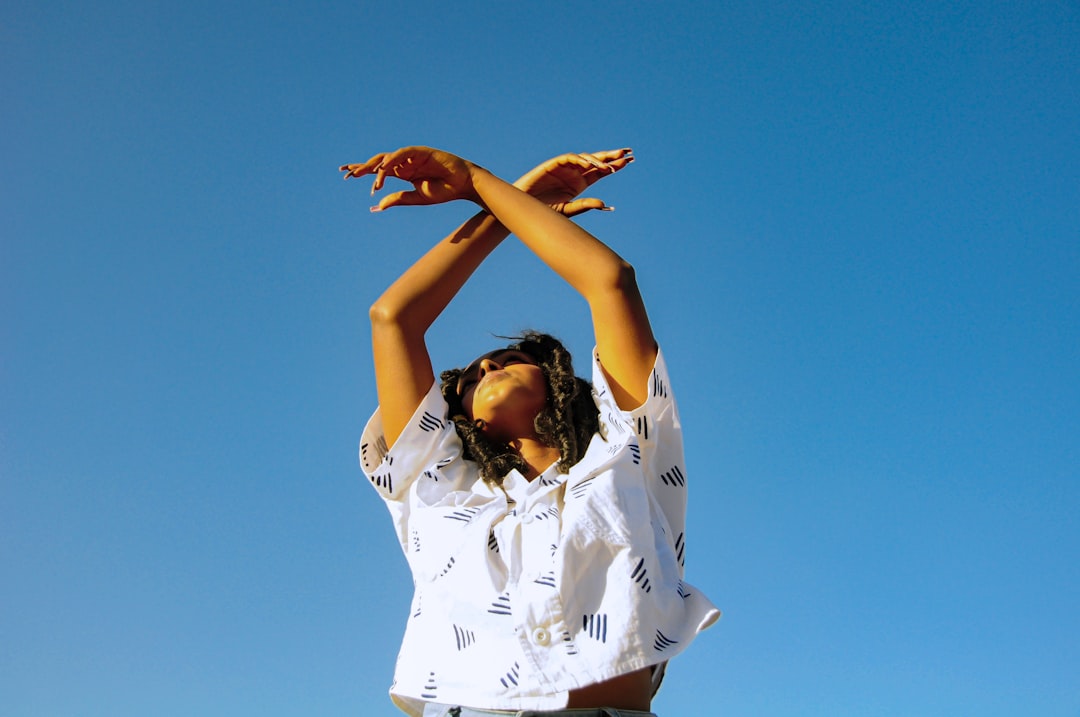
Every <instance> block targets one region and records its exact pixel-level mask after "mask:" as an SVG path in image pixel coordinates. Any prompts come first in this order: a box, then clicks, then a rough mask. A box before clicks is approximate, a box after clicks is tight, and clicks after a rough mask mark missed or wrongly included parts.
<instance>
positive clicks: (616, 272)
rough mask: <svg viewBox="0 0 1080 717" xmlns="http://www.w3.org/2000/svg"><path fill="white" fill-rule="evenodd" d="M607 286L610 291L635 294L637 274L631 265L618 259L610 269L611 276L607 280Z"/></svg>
mask: <svg viewBox="0 0 1080 717" xmlns="http://www.w3.org/2000/svg"><path fill="white" fill-rule="evenodd" d="M608 286H609V288H610V289H613V290H615V291H619V292H622V293H626V294H630V293H637V291H638V285H637V273H636V272H635V271H634V266H633V264H630V263H629V262H628V261H626V260H625V259H620V260H619V262H618V264H617V265H616V266H614V267H613V269H612V272H611V276H610V277H609V278H608Z"/></svg>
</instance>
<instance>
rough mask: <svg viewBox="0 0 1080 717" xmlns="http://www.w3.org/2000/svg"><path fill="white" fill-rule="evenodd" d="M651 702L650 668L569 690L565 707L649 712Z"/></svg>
mask: <svg viewBox="0 0 1080 717" xmlns="http://www.w3.org/2000/svg"><path fill="white" fill-rule="evenodd" d="M651 702H652V668H649V667H646V668H644V669H642V670H638V671H637V672H629V673H627V674H625V675H619V676H618V677H613V678H612V679H610V680H605V681H604V682H597V683H596V684H593V685H589V686H588V687H582V688H580V689H577V690H570V697H569V699H568V700H567V703H566V706H567V707H611V708H613V709H617V710H641V711H642V712H648V711H649V705H650V703H651Z"/></svg>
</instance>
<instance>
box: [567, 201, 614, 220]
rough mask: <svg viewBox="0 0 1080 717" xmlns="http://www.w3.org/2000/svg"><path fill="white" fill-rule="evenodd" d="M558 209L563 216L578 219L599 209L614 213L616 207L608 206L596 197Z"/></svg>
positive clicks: (568, 203)
mask: <svg viewBox="0 0 1080 717" xmlns="http://www.w3.org/2000/svg"><path fill="white" fill-rule="evenodd" d="M558 209H559V212H560V213H561V214H562V215H563V216H567V217H576V216H577V215H579V214H584V213H585V212H587V211H589V210H590V209H598V210H600V211H602V212H610V211H613V210H614V209H615V207H609V206H607V205H606V204H604V202H603V200H601V199H596V198H595V197H588V198H585V199H575V200H574V201H572V202H566V203H565V204H563V205H562V206H560V207H559V208H558Z"/></svg>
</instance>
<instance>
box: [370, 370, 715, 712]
mask: <svg viewBox="0 0 1080 717" xmlns="http://www.w3.org/2000/svg"><path fill="white" fill-rule="evenodd" d="M593 395H594V398H595V400H596V404H597V407H598V408H599V411H600V420H601V432H600V433H598V434H597V435H594V436H593V439H592V442H591V443H590V444H589V447H588V451H587V452H586V454H585V456H584V458H582V459H581V460H580V461H579V462H578V463H577V464H576V465H575V466H574V467H573V468H571V470H570V472H569V473H568V474H562V473H559V472H558V471H557V470H556V468H555V466H554V465H553V466H551V467H550V468H549V469H548V470H547V471H545V472H544V473H543V474H542V475H540V476H538V477H537V478H536V479H534V480H533V481H531V482H530V481H527V480H525V478H524V477H523V476H522V475H521V474H520V473H518V472H517V471H511V472H510V473H509V474H508V475H507V476H506V477H505V479H504V481H503V484H502V486H501V487H497V486H492V485H489V484H487V483H485V482H484V481H483V480H481V479H480V477H479V473H478V470H477V466H476V464H475V463H473V462H472V461H468V460H465V459H464V458H462V445H461V441H460V439H459V437H458V435H457V431H456V430H455V429H454V425H453V423H452V422H451V421H450V420H449V419H448V417H447V406H446V403H445V401H444V400H443V397H442V394H441V393H440V391H439V388H438V386H437V385H436V386H432V388H431V390H430V391H429V392H428V394H427V396H426V397H425V398H424V400H423V401H422V403H421V404H420V406H419V407H418V408H417V409H416V412H415V413H414V415H413V417H412V419H411V420H410V421H409V424H408V426H407V427H406V428H405V430H404V431H403V432H402V433H401V435H400V436H399V437H398V439H397V441H396V442H395V443H394V446H393V447H392V448H391V449H389V450H387V447H386V440H385V438H384V437H383V433H382V421H381V418H380V415H379V412H378V411H376V412H375V415H374V416H372V418H371V420H370V421H368V424H367V426H366V428H365V429H364V434H363V438H362V439H361V442H360V460H361V464H362V466H363V468H364V472H365V474H366V475H367V477H368V478H369V479H370V481H371V484H372V486H373V487H374V488H375V490H376V491H377V492H378V493H379V495H380V496H381V497H382V498H383V500H384V501H385V502H386V505H387V507H388V508H389V510H390V515H391V516H392V518H393V521H394V527H395V528H396V530H397V536H398V540H399V541H400V542H401V548H402V550H403V551H404V552H405V557H406V558H407V560H408V562H409V567H410V568H411V570H412V574H413V582H414V585H415V593H414V595H413V600H412V607H411V609H410V611H409V619H408V623H407V625H406V627H405V637H404V640H403V642H402V646H401V652H400V654H399V656H398V661H397V668H396V670H395V673H394V684H393V686H392V687H391V688H390V694H391V697H392V699H393V700H394V702H395V703H396V704H397V705H398V706H399V707H400V708H401V709H403V710H404V711H405V712H407V713H409V714H411V715H419V714H421V712H422V711H423V703H424V702H441V703H448V704H459V705H465V706H469V707H476V708H486V709H505V710H522V709H534V710H542V709H558V708H561V707H565V706H566V702H567V695H568V692H569V691H570V690H573V689H575V688H579V687H584V686H586V685H589V684H592V683H595V682H601V681H604V680H608V679H611V678H613V677H616V676H618V675H622V674H625V673H628V672H632V671H634V670H638V669H641V668H644V667H649V666H655V665H659V666H662V665H664V664H665V663H666V662H667V661H668V660H669V659H671V658H672V657H674V656H675V655H677V654H678V653H680V652H681V651H682V650H684V649H685V648H686V646H687V645H688V644H689V643H690V641H691V640H692V639H693V638H694V636H695V635H696V634H697V633H698V632H699V631H701V630H703V629H704V628H706V627H708V626H709V625H711V624H712V623H713V622H715V621H716V619H717V618H718V617H719V616H720V611H719V610H717V609H716V607H714V606H713V604H712V603H711V602H709V600H708V599H707V598H706V597H705V596H704V595H702V594H701V592H700V591H699V590H697V589H696V588H694V587H693V586H691V585H690V584H689V583H687V582H685V581H684V580H683V566H684V558H685V550H686V537H685V520H686V471H685V466H684V462H683V446H682V429H681V426H680V423H679V414H678V410H677V408H676V406H675V400H674V397H673V395H672V393H671V389H670V386H669V381H668V375H667V368H666V366H665V364H664V359H663V356H662V355H661V354H660V353H659V352H658V353H657V357H656V364H655V367H654V369H653V372H652V375H651V378H650V385H649V392H648V399H647V400H646V402H645V403H644V404H643V405H642V406H641V407H639V408H637V409H636V410H634V411H622V410H620V409H619V407H618V406H617V405H616V404H615V401H614V399H613V398H612V395H611V391H610V389H609V388H608V385H607V381H606V379H605V376H604V373H603V371H602V370H601V369H600V363H599V357H598V356H596V355H595V352H594V356H593ZM660 674H661V670H659V669H657V670H656V671H655V679H657V680H658V679H659V675H660Z"/></svg>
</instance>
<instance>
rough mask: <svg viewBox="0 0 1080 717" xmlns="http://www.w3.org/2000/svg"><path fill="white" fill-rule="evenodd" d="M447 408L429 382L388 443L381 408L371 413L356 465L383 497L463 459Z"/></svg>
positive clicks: (397, 493)
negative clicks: (409, 413)
mask: <svg viewBox="0 0 1080 717" xmlns="http://www.w3.org/2000/svg"><path fill="white" fill-rule="evenodd" d="M447 412H448V409H447V405H446V401H445V400H444V399H443V397H442V393H441V392H440V391H439V387H438V385H437V384H433V385H432V386H431V388H430V389H429V390H428V392H427V393H426V394H425V395H424V398H423V399H422V400H421V402H420V405H419V406H417V407H416V410H415V411H414V412H413V415H412V416H411V417H410V418H409V421H408V423H407V424H406V426H405V428H404V429H403V430H402V432H401V435H399V436H398V438H397V440H396V441H394V444H393V445H391V446H388V445H387V442H386V437H385V435H384V434H383V427H382V416H381V412H380V411H379V410H376V411H375V413H374V415H372V417H371V419H370V420H369V421H368V422H367V425H366V426H365V427H364V432H363V434H362V436H361V438H360V466H361V467H362V468H363V470H364V474H365V475H366V476H367V477H368V479H369V480H370V481H371V483H372V485H373V486H374V487H375V489H376V490H377V491H378V492H379V493H380V494H381V495H382V496H383V497H384V498H387V499H394V498H400V497H401V496H402V495H403V492H404V491H405V490H406V489H407V488H408V487H409V486H410V485H411V484H412V483H413V482H414V481H415V480H416V479H417V478H418V477H419V476H421V475H423V474H424V473H425V472H429V471H433V470H438V471H443V470H447V469H448V468H449V466H451V465H452V464H455V463H462V462H463V459H462V446H461V439H460V438H459V437H458V434H457V430H456V428H455V427H454V422H453V421H452V420H450V418H449V417H448V416H447ZM447 472H449V471H448V470H447Z"/></svg>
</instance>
